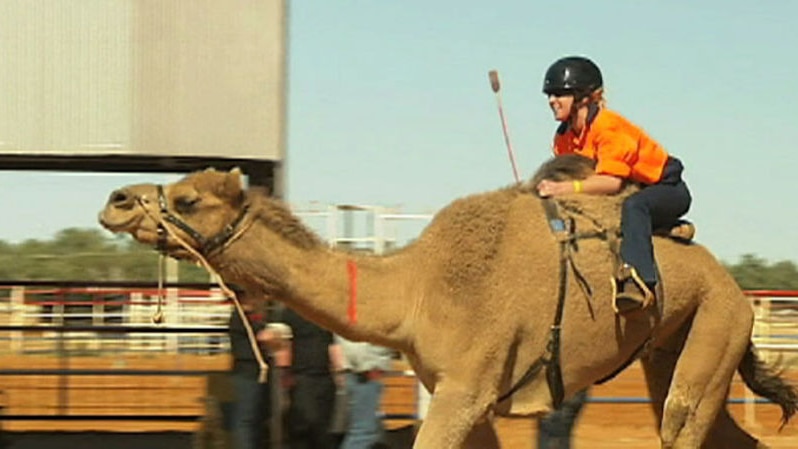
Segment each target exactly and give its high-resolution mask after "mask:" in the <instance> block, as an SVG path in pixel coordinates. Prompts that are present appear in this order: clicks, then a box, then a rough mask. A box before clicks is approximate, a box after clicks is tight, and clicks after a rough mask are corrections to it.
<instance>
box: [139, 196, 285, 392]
mask: <svg viewBox="0 0 798 449" xmlns="http://www.w3.org/2000/svg"><path fill="white" fill-rule="evenodd" d="M139 203H140V205H141V206H142V209H143V210H144V211H145V213H146V214H147V215H149V217H150V218H152V219H153V220H155V222H156V223H158V224H159V225H160V226H161V227H162V228H163V229H164V231H165V232H166V233H168V234H169V235H171V236H172V238H174V239H175V240H176V241H177V243H179V244H180V246H182V247H183V249H185V250H186V251H188V252H189V253H191V254H192V255H193V256H194V257H195V258H196V260H197V261H198V262H199V263H200V264H201V265H202V267H203V268H205V271H207V272H208V273H210V275H211V276H212V277H213V278H214V280H215V281H216V283H218V284H219V287H220V288H221V290H222V293H224V294H225V296H226V297H228V298H232V299H233V305H234V306H235V308H236V312H237V313H238V316H239V317H240V318H241V321H242V322H243V323H244V329H245V330H246V331H247V339H248V340H249V346H250V348H252V353H253V354H255V359H256V360H257V361H258V367H259V368H260V371H259V374H258V382H259V383H266V380H267V379H268V377H267V376H268V374H269V366H268V365H267V364H266V361H265V360H264V359H263V354H262V353H261V351H260V347H259V346H258V340H257V338H256V337H255V331H254V330H253V329H252V325H251V324H250V323H249V319H247V315H246V313H245V312H244V308H243V307H241V301H239V300H238V296H236V294H235V292H233V291H232V290H231V289H230V287H228V286H227V284H225V283H224V280H222V277H221V276H219V273H217V272H216V270H214V269H213V268H212V267H211V265H210V264H209V263H208V261H207V260H206V259H205V257H204V256H203V255H202V254H200V253H199V251H197V250H196V249H194V248H192V247H191V245H189V244H188V243H186V241H185V240H183V239H182V238H181V237H180V236H179V235H177V234H175V232H174V231H173V230H172V229H171V227H170V226H168V225H167V223H165V221H164V220H163V219H162V218H161V217H160V216H159V217H155V216H153V215H152V213H150V211H149V209H148V208H147V207H145V204H143V202H142V201H141V200H140V199H139ZM251 225H252V220H250V221H249V222H248V223H247V224H246V225H245V226H242V227H241V228H240V229H239V230H238V232H236V233H235V234H233V235H232V236H231V237H230V239H229V240H228V241H227V243H226V244H225V245H224V246H223V247H222V248H221V249H224V248H226V247H227V246H229V245H230V243H232V242H233V241H235V240H236V239H238V238H239V237H241V235H242V234H243V233H244V231H246V230H247V229H249V227H250V226H251ZM165 259H166V256H164V254H163V252H162V253H161V259H160V260H159V268H161V269H160V270H159V274H158V308H157V310H156V312H155V315H153V318H152V319H153V322H155V323H160V322H161V321H162V320H163V312H162V310H161V303H162V302H163V278H164V276H163V275H164V270H163V269H162V268H163V267H164V266H165V263H164V262H165ZM156 318H159V321H155V320H156Z"/></svg>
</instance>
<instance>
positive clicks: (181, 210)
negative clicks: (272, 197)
mask: <svg viewBox="0 0 798 449" xmlns="http://www.w3.org/2000/svg"><path fill="white" fill-rule="evenodd" d="M245 198H246V195H245V190H244V187H243V182H242V178H241V171H240V170H239V169H238V168H234V169H232V170H230V171H229V172H223V171H216V170H214V169H207V170H205V171H201V172H196V173H193V174H190V175H188V176H186V177H185V178H183V179H181V180H180V181H178V182H175V183H173V184H168V185H164V186H161V185H155V184H137V185H132V186H127V187H123V188H121V189H118V190H115V191H114V192H112V193H111V196H110V197H109V198H108V202H107V203H106V205H105V207H104V208H103V210H102V211H101V212H100V214H99V221H100V224H102V226H104V227H105V228H107V229H108V230H110V231H112V232H114V233H123V232H127V233H129V234H130V235H132V236H133V238H135V239H136V240H138V241H139V242H141V243H145V244H149V245H155V246H157V247H158V249H159V250H162V251H165V252H166V253H168V254H169V255H171V256H173V257H176V258H188V257H190V255H191V253H190V252H189V251H187V250H186V249H184V248H183V247H182V246H181V245H180V243H179V241H178V238H179V239H180V240H183V241H184V242H185V243H186V244H188V245H189V246H191V247H192V248H193V249H195V250H197V251H198V252H199V253H200V254H203V255H208V254H209V253H212V252H213V251H214V250H217V249H219V248H220V247H222V246H224V244H225V243H227V241H228V240H229V239H231V238H232V237H233V236H234V235H235V234H236V232H237V231H238V229H239V227H240V226H241V225H242V223H243V222H244V221H245V218H246V215H247V208H248V206H247V203H246V201H245ZM167 230H168V231H169V232H167ZM172 234H174V235H172ZM175 236H177V238H175Z"/></svg>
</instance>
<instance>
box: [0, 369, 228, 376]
mask: <svg viewBox="0 0 798 449" xmlns="http://www.w3.org/2000/svg"><path fill="white" fill-rule="evenodd" d="M228 372H229V371H228V370H157V371H156V370H136V369H4V370H0V376H207V375H209V374H220V373H228Z"/></svg>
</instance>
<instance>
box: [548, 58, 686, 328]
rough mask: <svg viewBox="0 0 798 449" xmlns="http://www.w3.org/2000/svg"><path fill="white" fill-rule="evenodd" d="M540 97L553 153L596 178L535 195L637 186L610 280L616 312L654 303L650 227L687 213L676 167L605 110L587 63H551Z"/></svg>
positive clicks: (599, 83)
mask: <svg viewBox="0 0 798 449" xmlns="http://www.w3.org/2000/svg"><path fill="white" fill-rule="evenodd" d="M543 93H544V94H546V96H547V97H548V100H549V106H550V107H551V110H552V112H553V113H554V118H555V119H556V120H557V121H559V122H560V125H559V127H558V128H557V132H556V133H555V135H554V145H553V150H554V154H555V155H557V156H559V155H564V154H571V153H576V154H579V155H582V156H586V157H588V158H590V159H593V160H594V161H595V162H596V173H595V174H594V175H591V176H590V177H588V178H587V179H584V180H580V181H561V182H555V181H550V180H545V181H542V182H541V183H540V184H538V185H537V190H538V193H539V194H540V195H541V196H544V197H545V196H557V195H563V194H573V193H587V194H592V195H606V194H615V193H618V192H619V191H620V190H621V188H622V187H623V184H624V181H631V182H634V183H637V184H639V185H640V187H641V189H640V190H639V191H638V192H636V193H634V194H632V195H630V196H629V197H628V198H627V199H626V200H625V201H624V203H623V208H622V212H621V234H622V237H623V238H622V241H621V249H620V252H621V259H622V263H621V264H620V265H619V269H618V270H617V273H615V277H614V279H613V291H615V304H616V307H617V308H618V310H619V311H620V312H626V311H631V310H635V309H639V308H641V307H643V306H644V305H646V304H649V303H650V302H651V301H652V300H653V299H654V293H653V292H654V291H655V286H656V284H657V281H658V279H657V271H656V269H655V267H654V254H653V253H654V250H653V245H652V242H651V234H652V229H657V228H661V227H666V226H670V225H673V224H675V223H676V222H677V221H678V220H679V218H680V217H681V216H682V215H684V214H685V213H686V212H687V210H688V209H689V208H690V202H691V197H690V192H689V190H688V188H687V185H686V184H685V183H684V181H683V180H682V163H681V161H679V159H677V158H675V157H673V156H670V155H669V154H668V153H667V152H666V151H665V149H664V148H663V147H662V146H661V145H660V144H659V143H658V142H656V141H655V140H654V139H652V138H651V137H649V136H648V134H646V132H645V131H643V130H642V129H641V128H640V127H638V126H637V125H635V124H633V123H632V122H630V121H629V120H627V119H626V118H624V117H623V116H622V115H620V114H618V113H617V112H614V111H611V110H609V109H607V108H606V106H605V101H604V83H603V79H602V76H601V71H600V70H599V68H598V66H597V65H596V64H595V63H594V62H593V61H591V60H590V59H588V58H584V57H581V56H569V57H565V58H561V59H559V60H557V61H555V62H554V63H553V64H552V65H551V66H550V67H549V69H548V70H547V71H546V75H545V78H544V80H543Z"/></svg>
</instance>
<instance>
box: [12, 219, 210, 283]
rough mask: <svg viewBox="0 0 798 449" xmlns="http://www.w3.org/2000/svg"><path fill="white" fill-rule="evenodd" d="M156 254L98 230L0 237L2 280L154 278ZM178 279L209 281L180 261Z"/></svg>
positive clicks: (156, 261) (137, 279)
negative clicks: (22, 238)
mask: <svg viewBox="0 0 798 449" xmlns="http://www.w3.org/2000/svg"><path fill="white" fill-rule="evenodd" d="M158 257H159V256H158V253H157V252H156V251H154V250H153V249H152V248H150V247H147V246H144V245H141V244H139V243H138V242H136V241H134V240H133V239H131V238H130V237H126V236H106V234H105V233H103V232H102V231H100V230H97V229H77V228H69V229H64V230H62V231H60V232H58V233H57V234H56V236H55V237H54V238H53V239H52V240H49V241H40V240H35V239H31V240H26V241H24V242H21V243H19V244H16V245H15V244H10V243H7V242H3V241H0V279H5V280H54V281H65V280H70V281H112V280H113V281H154V280H157V279H158V274H159V273H158V271H159V268H158V267H159V261H158ZM178 269H179V280H180V281H181V282H202V283H204V282H208V280H209V276H208V274H207V273H206V272H205V270H204V269H202V268H199V267H197V266H195V265H193V264H190V263H186V262H180V263H179V264H178Z"/></svg>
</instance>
